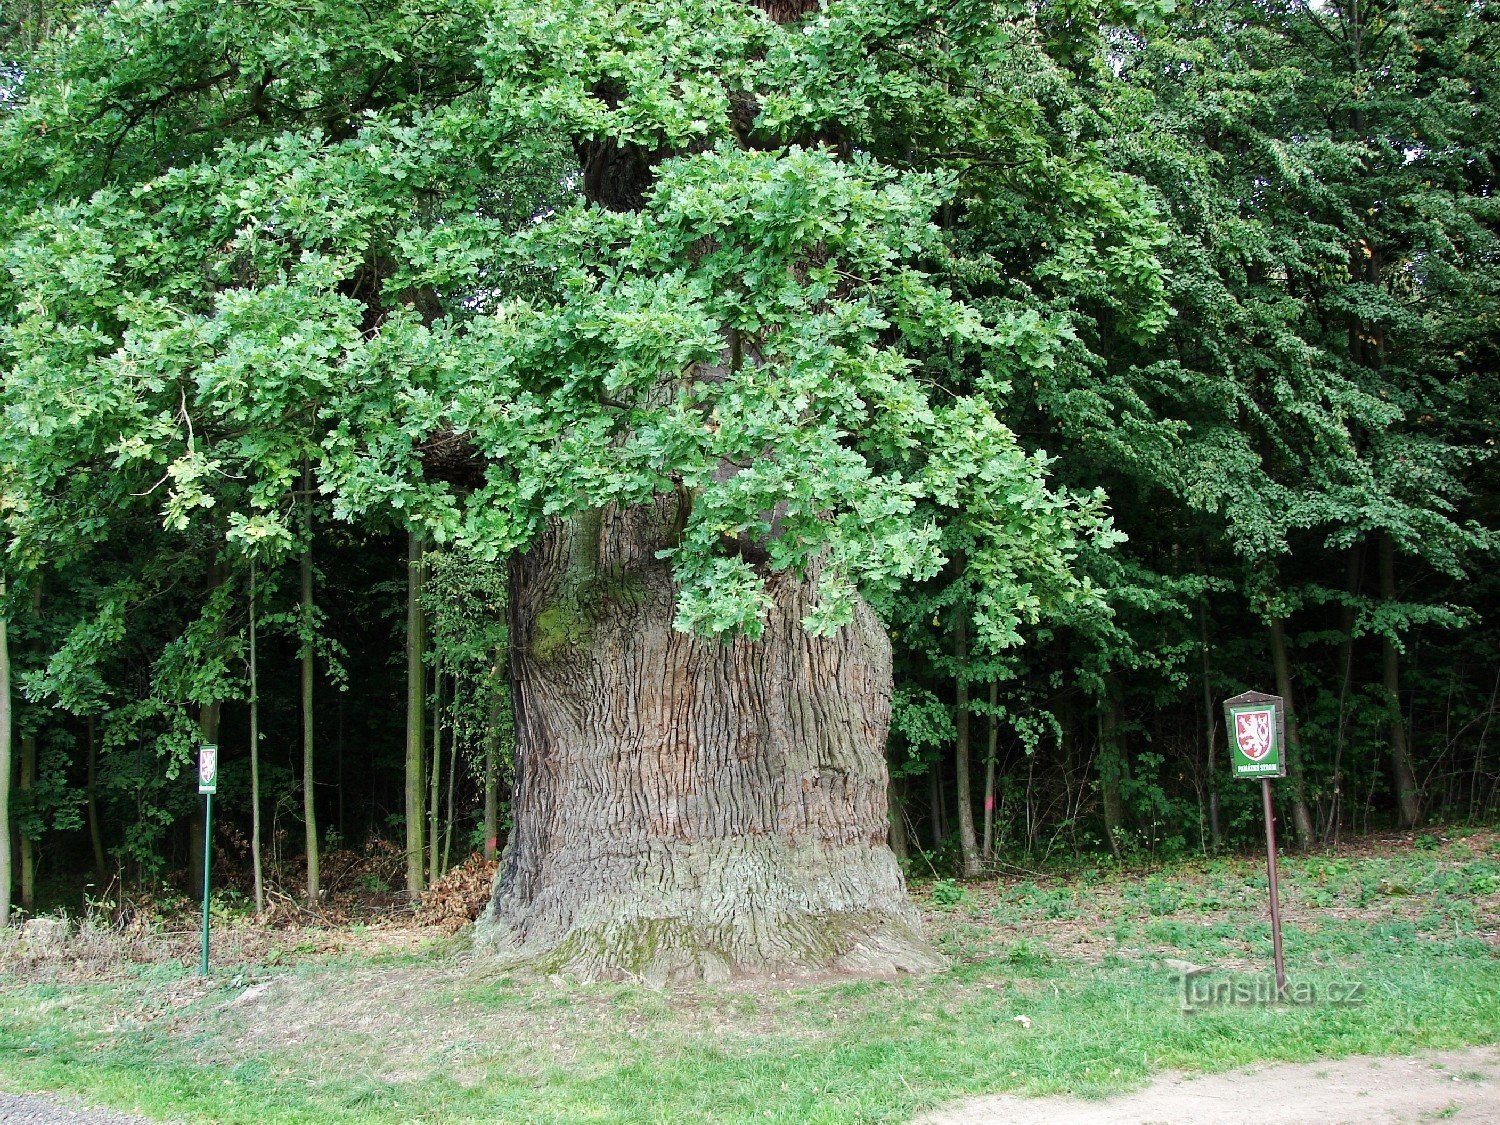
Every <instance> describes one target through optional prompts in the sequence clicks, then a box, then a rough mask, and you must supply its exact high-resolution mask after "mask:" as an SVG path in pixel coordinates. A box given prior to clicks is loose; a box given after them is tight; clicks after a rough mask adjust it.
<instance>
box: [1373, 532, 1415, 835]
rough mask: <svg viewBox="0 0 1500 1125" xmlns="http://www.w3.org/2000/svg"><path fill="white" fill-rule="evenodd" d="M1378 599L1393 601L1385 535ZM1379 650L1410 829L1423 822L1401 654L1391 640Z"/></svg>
mask: <svg viewBox="0 0 1500 1125" xmlns="http://www.w3.org/2000/svg"><path fill="white" fill-rule="evenodd" d="M1380 596H1381V598H1382V599H1384V600H1385V602H1386V603H1387V604H1390V603H1391V602H1394V601H1395V600H1396V544H1395V542H1394V541H1393V540H1392V539H1391V537H1390V534H1389V533H1386V532H1382V533H1381V536H1380ZM1380 649H1381V656H1382V671H1383V679H1384V681H1385V693H1386V696H1387V697H1388V698H1389V706H1390V709H1391V719H1390V723H1389V731H1390V734H1389V740H1390V747H1391V774H1392V776H1393V778H1394V780H1395V783H1396V805H1397V810H1398V812H1399V814H1400V817H1401V827H1402V828H1412V827H1414V826H1415V825H1417V824H1418V823H1419V822H1420V821H1421V819H1422V804H1421V799H1420V797H1419V795H1418V793H1417V778H1416V772H1415V771H1414V770H1413V769H1412V764H1411V749H1410V748H1409V747H1408V746H1407V744H1406V721H1405V718H1404V717H1403V715H1402V713H1401V654H1400V652H1399V650H1398V649H1397V648H1396V642H1395V641H1394V640H1392V639H1391V638H1390V637H1382V638H1381V642H1380Z"/></svg>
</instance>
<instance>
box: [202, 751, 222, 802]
mask: <svg viewBox="0 0 1500 1125" xmlns="http://www.w3.org/2000/svg"><path fill="white" fill-rule="evenodd" d="M218 791H219V748H218V747H217V746H215V745H214V744H213V743H211V742H205V743H204V744H203V745H202V746H200V747H198V792H200V793H217V792H218Z"/></svg>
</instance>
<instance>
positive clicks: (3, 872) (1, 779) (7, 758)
mask: <svg viewBox="0 0 1500 1125" xmlns="http://www.w3.org/2000/svg"><path fill="white" fill-rule="evenodd" d="M5 595H6V583H5V576H4V575H0V926H8V925H10V894H11V889H10V888H11V880H12V879H13V878H14V876H13V874H12V872H11V858H10V773H11V769H12V768H13V762H12V754H11V729H12V726H11V703H10V629H9V620H8V618H7V617H6V613H5Z"/></svg>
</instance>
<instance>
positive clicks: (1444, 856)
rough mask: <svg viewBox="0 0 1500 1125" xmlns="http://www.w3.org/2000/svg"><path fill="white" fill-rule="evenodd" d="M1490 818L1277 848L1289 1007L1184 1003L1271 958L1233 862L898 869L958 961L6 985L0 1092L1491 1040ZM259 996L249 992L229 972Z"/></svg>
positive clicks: (806, 1079)
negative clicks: (715, 973)
mask: <svg viewBox="0 0 1500 1125" xmlns="http://www.w3.org/2000/svg"><path fill="white" fill-rule="evenodd" d="M1494 840H1495V837H1493V835H1489V834H1481V835H1476V836H1474V837H1471V838H1467V839H1455V840H1446V841H1440V842H1439V843H1438V844H1437V845H1435V846H1430V847H1402V848H1398V849H1396V850H1393V851H1390V852H1387V853H1382V854H1378V855H1366V856H1347V857H1331V856H1317V857H1310V858H1306V859H1290V860H1288V861H1287V863H1286V879H1285V898H1286V902H1287V915H1288V924H1287V934H1286V948H1287V962H1288V971H1289V976H1290V977H1291V978H1292V980H1293V982H1294V984H1297V985H1298V986H1300V987H1301V988H1302V989H1303V990H1304V996H1307V995H1311V996H1312V997H1313V999H1311V1000H1309V1001H1308V1002H1306V1003H1298V1004H1284V1005H1279V1006H1274V1005H1265V1004H1249V1005H1229V1004H1211V1005H1209V1006H1207V1007H1204V1008H1202V1009H1201V1010H1197V1011H1191V1012H1184V1011H1183V1010H1182V1007H1183V999H1184V996H1185V991H1184V990H1185V987H1186V986H1185V985H1184V983H1183V977H1182V973H1183V971H1184V970H1185V969H1186V968H1187V967H1188V966H1189V965H1191V966H1195V967H1199V968H1202V969H1203V970H1205V973H1204V976H1203V977H1202V978H1201V979H1203V980H1210V981H1212V980H1225V981H1250V980H1254V979H1259V974H1260V973H1262V972H1263V971H1264V968H1265V967H1266V966H1267V965H1268V963H1269V958H1270V934H1269V928H1268V927H1267V925H1266V923H1265V884H1264V874H1263V872H1262V871H1261V870H1260V868H1259V867H1258V866H1257V864H1255V863H1254V862H1253V861H1251V860H1249V859H1223V860H1215V861H1210V862H1199V863H1194V864H1185V865H1181V866H1178V867H1174V868H1170V869H1167V870H1163V871H1157V872H1153V873H1134V874H1122V873H1111V872H1108V871H1104V870H1100V871H1096V872H1093V873H1081V874H1074V875H1071V876H1069V877H1068V878H1066V879H1053V878H1048V877H1046V876H1045V875H1035V876H1027V877H1017V878H1007V879H1004V880H1000V881H996V882H979V883H968V884H949V885H947V887H945V888H941V889H940V893H934V891H933V888H932V887H928V886H919V887H917V888H915V893H916V897H917V898H918V900H919V902H920V903H921V904H922V905H923V907H924V910H925V911H926V915H927V924H928V927H929V929H930V931H931V932H932V933H933V935H934V937H935V939H936V941H937V943H938V944H939V946H940V947H941V948H942V949H943V951H944V952H945V953H947V954H948V956H949V957H950V959H951V961H952V968H951V969H950V970H949V971H947V972H944V973H940V974H934V975H930V976H926V977H920V978H910V977H908V978H902V979H896V980H861V979H847V978H845V979H839V978H830V979H824V980H816V981H801V982H796V981H783V982H759V983H754V984H752V983H749V982H734V983H731V984H728V985H723V986H718V987H708V986H699V987H695V988H686V989H674V990H653V989H649V988H646V987H644V986H641V985H636V984H613V985H580V984H576V983H571V982H567V981H558V980H534V979H533V980H526V979H521V978H519V977H515V976H507V975H503V974H501V973H499V972H497V971H496V970H494V969H493V968H491V967H488V966H487V965H486V964H485V963H484V962H481V961H476V960H475V959H474V958H473V956H472V955H471V954H469V953H467V952H465V951H464V950H463V948H462V946H461V943H459V944H457V945H455V944H454V943H447V944H438V945H434V946H432V947H431V948H427V949H425V950H421V951H418V952H405V953H392V954H386V955H383V956H380V957H367V956H360V957H349V956H339V957H327V958H311V959H303V960H301V961H298V962H296V963H295V964H269V965H266V964H260V965H241V966H223V967H218V968H216V970H215V975H214V978H213V980H212V981H211V982H210V983H209V984H208V985H201V984H200V983H199V982H197V981H196V980H195V979H194V977H193V976H192V974H191V971H190V970H188V969H186V968H182V967H179V966H177V965H154V966H143V967H141V968H140V969H139V970H137V971H133V972H130V973H125V974H122V975H121V976H120V977H119V978H118V979H113V980H110V981H107V982H86V983H62V980H63V978H61V977H59V978H56V979H53V980H47V979H44V977H42V976H33V977H27V978H26V979H21V978H19V977H18V978H16V979H13V980H10V981H7V982H6V985H5V987H4V989H3V994H0V1085H3V1086H4V1087H6V1088H9V1089H15V1090H23V1089H24V1090H55V1091H65V1092H68V1093H72V1094H76V1095H79V1096H81V1097H83V1098H84V1099H86V1100H88V1101H91V1102H94V1103H96V1104H101V1105H107V1106H111V1107H114V1108H118V1109H123V1110H129V1111H134V1112H138V1113H144V1114H148V1115H153V1116H158V1117H163V1118H171V1119H174V1120H202V1121H208V1120H212V1121H226V1122H232V1121H246V1122H249V1121H254V1122H258V1123H269V1122H279V1121H309V1122H310V1121H317V1122H324V1121H410V1120H415V1119H422V1120H476V1121H478V1120H486V1121H493V1120H526V1121H648V1122H649V1121H662V1122H666V1121H682V1120H717V1121H751V1120H755V1121H766V1120H771V1121H786V1122H804V1121H811V1122H848V1121H901V1120H909V1119H910V1118H911V1117H913V1116H914V1115H916V1114H918V1113H920V1112H921V1111H923V1110H924V1109H928V1108H931V1107H934V1106H937V1105H939V1104H942V1103H943V1102H946V1101H950V1100H952V1099H955V1098H960V1097H964V1096H968V1095H978V1094H986V1093H998V1092H1007V1091H1008V1092H1015V1093H1022V1094H1033V1095H1042V1094H1057V1093H1072V1094H1077V1095H1082V1096H1085V1097H1096V1096H1103V1095H1107V1094H1110V1093H1114V1092H1118V1091H1122V1090H1126V1089H1129V1088H1131V1087H1134V1086H1138V1085H1140V1084H1141V1083H1143V1082H1144V1081H1146V1080H1147V1079H1148V1078H1149V1077H1150V1076H1151V1075H1152V1074H1153V1073H1156V1072H1159V1071H1161V1070H1165V1069H1179V1070H1188V1071H1205V1070H1224V1069H1229V1068H1235V1067H1239V1066H1245V1065H1250V1064H1261V1063H1264V1062H1267V1061H1274V1060H1287V1061H1306V1060H1312V1059H1326V1058H1332V1057H1336V1056H1340V1055H1347V1054H1396V1053H1404V1052H1409V1051H1412V1050H1416V1049H1420V1048H1424V1047H1455V1046H1460V1045H1465V1044H1472V1043H1485V1042H1493V1041H1495V1040H1496V1039H1497V1038H1500V958H1497V947H1496V929H1497V890H1500V887H1497V883H1496V878H1497V877H1500V851H1497V848H1496V846H1495V843H1494ZM247 987H248V988H255V989H261V992H260V993H258V994H257V993H253V992H252V993H251V994H250V995H249V996H247V995H246V989H247Z"/></svg>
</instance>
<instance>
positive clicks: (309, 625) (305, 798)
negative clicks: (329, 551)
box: [301, 464, 321, 904]
mask: <svg viewBox="0 0 1500 1125" xmlns="http://www.w3.org/2000/svg"><path fill="white" fill-rule="evenodd" d="M312 531H313V528H312V470H311V469H309V468H308V467H307V466H306V465H305V464H304V465H303V468H302V559H301V577H302V821H303V824H304V826H305V828H306V848H307V901H308V902H309V903H312V904H316V903H317V901H318V899H319V898H320V897H321V888H320V887H319V885H318V882H319V880H318V800H317V798H318V791H317V779H316V771H315V770H314V758H313V673H314V670H315V669H314V667H313V560H312Z"/></svg>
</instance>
